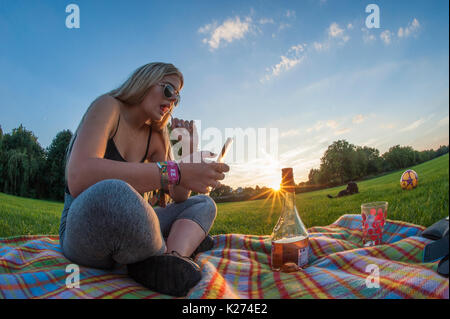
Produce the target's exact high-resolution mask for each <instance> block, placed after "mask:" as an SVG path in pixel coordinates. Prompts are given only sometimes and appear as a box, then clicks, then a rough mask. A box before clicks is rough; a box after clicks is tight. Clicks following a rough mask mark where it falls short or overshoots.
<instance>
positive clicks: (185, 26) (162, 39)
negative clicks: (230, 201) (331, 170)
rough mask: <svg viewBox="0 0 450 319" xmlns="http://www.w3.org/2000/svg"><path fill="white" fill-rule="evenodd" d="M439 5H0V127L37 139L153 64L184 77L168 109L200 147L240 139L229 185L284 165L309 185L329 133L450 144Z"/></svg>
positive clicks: (385, 145)
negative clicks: (191, 128)
mask: <svg viewBox="0 0 450 319" xmlns="http://www.w3.org/2000/svg"><path fill="white" fill-rule="evenodd" d="M70 4H75V5H76V6H77V7H78V9H79V11H78V13H79V27H78V28H75V27H73V28H69V27H68V26H72V25H73V23H74V22H75V20H74V19H73V16H74V14H75V12H74V11H73V10H72V9H71V10H68V11H67V12H66V7H67V6H68V5H70ZM369 4H376V5H377V6H378V9H379V10H378V13H379V15H378V17H379V25H376V19H372V18H374V14H376V12H375V11H373V10H368V12H366V7H367V6H368V5H369ZM448 12H449V3H448V1H447V0H445V1H441V0H434V1H425V0H424V1H411V0H408V1H388V0H384V1H374V0H367V1H357V0H339V1H337V0H336V1H332V0H302V1H300V0H298V1H293V0H291V1H264V0H261V1H256V0H248V1H223V0H222V1H212V0H209V1H178V0H174V1H170V2H163V1H150V0H146V1H103V0H89V1H87V0H78V1H61V0H58V1H31V0H21V1H13V0H0V94H1V101H0V114H1V115H0V125H1V127H2V130H3V132H4V133H10V132H11V131H12V129H14V128H17V127H18V126H19V125H20V124H23V125H24V127H25V128H26V129H27V130H31V131H32V132H33V133H34V134H35V135H36V136H37V137H38V142H39V143H40V144H41V146H42V147H44V148H45V147H48V146H49V145H50V143H51V142H52V139H53V138H54V137H55V136H56V134H57V133H58V132H60V131H62V130H64V129H70V130H71V131H72V132H74V131H75V130H76V128H77V126H78V124H79V121H80V120H81V118H82V116H83V114H84V113H85V111H86V109H87V107H88V106H89V105H90V104H91V103H92V101H93V100H94V99H95V98H96V97H98V96H99V95H102V94H104V93H106V92H108V91H110V90H112V89H114V88H116V87H118V86H119V85H120V84H121V83H122V82H123V81H125V80H126V79H127V77H128V76H129V75H131V73H132V72H133V71H134V70H135V69H136V68H138V67H139V66H141V65H144V64H146V63H149V62H155V61H161V62H170V63H173V64H174V65H175V66H177V67H178V68H179V69H180V70H181V72H182V73H183V75H184V80H185V83H184V87H183V90H182V91H181V103H180V105H179V107H177V108H176V109H175V111H174V113H173V116H174V117H178V118H182V119H185V120H195V121H196V123H198V128H199V134H200V137H201V139H200V147H201V149H207V150H211V151H213V152H216V153H217V152H219V150H220V147H221V145H222V144H223V142H225V139H226V137H230V136H231V137H235V141H237V140H238V141H242V140H243V141H244V142H243V143H244V144H239V142H235V144H234V147H233V149H232V150H231V151H230V153H229V154H228V155H227V157H226V158H225V162H227V163H228V164H229V165H230V168H231V169H230V172H229V173H227V175H226V178H225V180H224V181H222V182H223V183H224V184H226V185H230V186H232V187H238V186H241V187H245V186H252V187H254V186H255V185H259V186H263V185H265V186H274V185H276V184H277V183H279V180H280V178H281V168H283V167H293V168H294V178H295V182H296V183H299V182H301V181H306V180H307V179H308V173H309V170H310V169H311V168H319V166H320V158H321V157H322V156H323V154H324V152H325V150H326V149H327V147H328V146H329V145H330V144H332V143H333V142H334V141H337V140H340V139H345V140H347V141H348V142H349V143H352V144H354V145H358V146H369V147H374V148H377V149H378V150H379V151H380V153H384V152H386V151H388V150H389V148H390V147H392V146H395V145H402V146H412V147H413V148H414V149H417V150H425V149H436V148H438V147H439V146H440V145H447V144H448V143H449V133H448V132H449V80H448V78H449V42H448V37H449V13H448ZM68 17H69V18H70V19H68ZM368 17H369V18H370V19H368ZM67 19H68V20H69V22H68V23H66V20H67ZM374 24H375V25H374ZM374 26H375V27H374ZM245 134H246V135H245ZM245 136H246V137H245ZM243 137H245V139H243ZM239 145H240V146H239ZM242 145H244V147H242ZM253 151H254V152H253Z"/></svg>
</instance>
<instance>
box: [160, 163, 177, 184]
mask: <svg viewBox="0 0 450 319" xmlns="http://www.w3.org/2000/svg"><path fill="white" fill-rule="evenodd" d="M156 165H158V167H159V171H160V173H161V188H162V189H167V185H168V184H171V185H178V184H180V179H181V174H180V173H181V172H180V167H179V166H178V163H176V162H173V161H167V162H157V163H156Z"/></svg>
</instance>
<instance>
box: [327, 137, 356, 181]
mask: <svg viewBox="0 0 450 319" xmlns="http://www.w3.org/2000/svg"><path fill="white" fill-rule="evenodd" d="M355 163H356V151H355V146H354V145H353V144H350V143H348V142H347V141H346V140H339V141H335V142H333V144H331V145H330V146H328V149H327V150H326V151H325V154H324V155H323V157H322V158H321V164H320V171H321V173H322V174H324V175H323V177H326V178H328V181H329V182H328V183H327V184H344V183H345V182H347V181H350V180H352V179H353V178H355V177H356V174H355V172H356V170H355Z"/></svg>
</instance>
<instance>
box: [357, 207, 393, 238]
mask: <svg viewBox="0 0 450 319" xmlns="http://www.w3.org/2000/svg"><path fill="white" fill-rule="evenodd" d="M387 208H388V203H387V202H373V203H366V204H362V205H361V216H362V228H363V243H364V246H375V245H381V244H382V238H383V230H384V224H385V223H386V216H387Z"/></svg>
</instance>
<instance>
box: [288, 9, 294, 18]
mask: <svg viewBox="0 0 450 319" xmlns="http://www.w3.org/2000/svg"><path fill="white" fill-rule="evenodd" d="M286 17H288V18H295V11H294V10H287V11H286Z"/></svg>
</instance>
